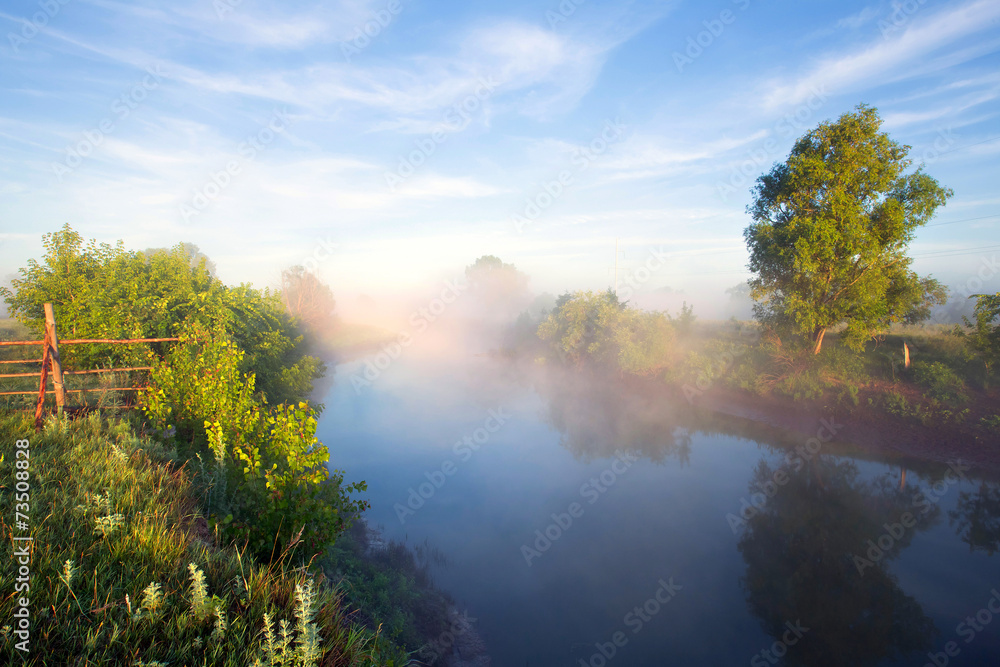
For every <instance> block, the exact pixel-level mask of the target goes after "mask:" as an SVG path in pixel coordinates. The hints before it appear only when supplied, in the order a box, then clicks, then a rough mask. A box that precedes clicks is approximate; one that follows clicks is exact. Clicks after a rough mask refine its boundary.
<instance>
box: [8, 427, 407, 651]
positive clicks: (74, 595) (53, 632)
mask: <svg viewBox="0 0 1000 667" xmlns="http://www.w3.org/2000/svg"><path fill="white" fill-rule="evenodd" d="M26 437H27V438H29V439H30V443H31V444H30V452H31V458H30V461H31V467H30V485H31V491H30V493H31V503H30V513H29V514H30V532H31V536H32V537H33V538H34V543H33V552H32V556H31V566H30V567H31V580H30V592H29V594H28V595H27V597H29V599H30V605H29V608H30V610H31V615H32V618H31V639H30V652H29V653H27V654H23V653H22V652H21V651H18V650H16V649H15V647H14V644H15V642H16V641H19V640H18V638H16V637H15V636H14V634H13V633H12V630H13V628H12V627H11V626H10V625H3V626H2V627H0V662H2V663H4V664H7V663H8V662H9V663H10V664H13V659H14V658H15V656H19V658H18V662H22V663H23V664H28V665H80V666H84V665H157V664H162V665H223V666H229V665H232V666H233V667H235V666H237V665H238V666H240V667H246V666H247V665H268V666H269V667H274V666H276V665H282V666H286V667H291V666H295V667H306V666H307V665H359V666H367V665H371V666H375V665H379V666H391V665H402V664H405V657H404V656H403V655H402V653H401V652H400V651H399V650H398V649H396V648H395V647H394V646H393V645H392V644H391V642H389V641H387V639H386V638H384V637H383V636H381V635H380V633H379V632H378V631H377V630H376V631H375V632H372V631H370V630H366V629H364V628H363V627H360V626H358V625H356V624H355V623H353V622H352V621H351V619H350V618H349V617H348V611H347V610H346V609H345V608H344V606H343V605H342V600H341V596H340V595H339V593H338V591H337V590H336V589H335V588H333V587H331V586H330V585H329V584H328V583H327V582H325V581H323V578H322V574H318V573H316V574H314V573H312V572H311V571H309V570H308V569H307V568H301V567H300V568H292V567H291V566H290V565H289V564H288V561H287V559H281V560H279V561H277V562H275V563H273V564H272V565H270V566H269V567H263V566H261V565H259V564H257V563H255V562H254V561H253V560H252V559H250V558H248V557H247V555H246V553H245V552H244V551H240V550H239V549H237V548H235V547H219V546H217V545H216V544H215V542H214V540H213V536H212V534H211V533H210V531H209V529H208V527H207V522H206V521H205V519H204V518H203V517H202V515H201V513H200V509H199V499H198V498H197V496H196V493H195V490H194V487H193V486H192V483H191V479H190V477H189V475H188V472H187V470H186V469H185V468H184V467H183V465H181V464H180V462H179V461H177V459H176V454H175V452H173V451H171V450H169V449H166V448H165V447H164V446H163V445H162V444H160V443H158V442H157V441H155V440H153V439H150V438H147V437H140V436H138V435H136V433H135V431H134V430H133V428H131V427H130V425H129V424H128V423H127V422H125V421H108V420H106V419H104V418H102V417H100V416H98V415H91V416H89V417H87V418H86V419H80V420H78V421H75V422H70V421H68V420H66V419H59V418H50V419H48V420H47V421H46V425H45V428H44V430H43V431H42V432H41V433H38V434H35V433H33V432H32V431H31V430H30V423H29V421H28V419H27V417H26V416H24V415H19V414H13V413H9V412H0V454H2V459H0V508H2V512H0V530H2V531H3V535H2V537H3V539H2V540H0V542H2V544H0V562H2V563H3V564H2V565H0V591H2V594H0V595H2V597H0V624H7V623H9V621H10V619H12V617H13V616H12V614H13V611H14V608H15V604H16V597H18V595H25V594H24V593H20V594H17V595H15V593H14V583H15V582H14V579H15V572H14V569H13V567H12V565H11V564H12V563H13V562H14V559H13V553H12V539H11V538H12V535H13V534H15V533H16V534H18V535H23V534H24V532H23V531H19V530H15V529H14V527H13V526H12V525H11V524H10V522H11V521H12V520H13V509H14V500H15V499H14V488H13V486H14V470H15V469H14V465H13V464H14V454H13V449H14V442H15V440H17V439H21V438H26Z"/></svg>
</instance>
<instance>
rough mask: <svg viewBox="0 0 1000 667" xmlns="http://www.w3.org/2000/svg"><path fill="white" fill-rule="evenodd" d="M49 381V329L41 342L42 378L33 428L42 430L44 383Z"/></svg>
mask: <svg viewBox="0 0 1000 667" xmlns="http://www.w3.org/2000/svg"><path fill="white" fill-rule="evenodd" d="M48 381H49V331H48V328H46V330H45V339H44V341H43V342H42V379H41V382H39V384H38V405H36V406H35V430H36V431H40V430H42V409H43V408H44V407H45V385H46V384H48Z"/></svg>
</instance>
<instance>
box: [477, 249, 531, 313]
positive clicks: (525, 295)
mask: <svg viewBox="0 0 1000 667" xmlns="http://www.w3.org/2000/svg"><path fill="white" fill-rule="evenodd" d="M465 279H466V280H467V281H468V282H469V287H470V288H471V292H472V294H474V295H475V297H476V300H477V302H478V303H480V304H482V305H483V306H485V307H486V308H487V309H488V310H489V312H490V313H492V314H495V315H498V316H500V317H502V318H504V319H507V318H511V317H514V316H515V315H516V314H517V313H519V312H521V310H522V309H524V308H525V307H526V306H527V305H528V304H529V303H530V301H531V292H530V291H529V290H528V276H527V275H526V274H524V273H522V272H521V271H518V270H517V267H515V266H514V265H513V264H504V263H503V261H502V260H501V259H500V258H499V257H496V256H494V255H483V256H482V257H480V258H479V259H477V260H476V261H475V263H473V264H472V265H470V266H467V267H466V268H465Z"/></svg>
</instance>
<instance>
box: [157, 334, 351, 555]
mask: <svg viewBox="0 0 1000 667" xmlns="http://www.w3.org/2000/svg"><path fill="white" fill-rule="evenodd" d="M242 357H243V353H242V351H241V350H240V349H239V348H237V347H236V345H235V344H234V343H233V342H232V341H231V340H229V338H228V337H227V335H226V334H225V332H224V331H222V330H221V329H216V330H215V331H207V330H205V329H204V328H203V327H200V326H198V325H194V326H192V327H190V329H189V331H187V332H185V333H184V334H183V336H182V342H181V343H180V344H179V345H178V346H177V347H175V348H174V350H172V351H171V353H170V354H169V355H168V356H167V358H166V360H164V361H163V362H159V363H154V367H153V371H152V372H151V377H150V387H149V389H147V390H146V391H145V392H144V393H143V395H142V404H143V408H144V410H145V412H146V414H147V416H149V417H150V418H151V419H152V420H153V422H154V424H156V426H157V428H159V429H161V430H163V431H168V430H169V428H170V427H171V426H176V429H177V433H178V435H180V436H182V437H183V438H190V440H191V443H192V445H191V448H192V451H190V452H187V453H188V455H189V456H191V457H195V456H196V457H198V458H199V460H200V461H201V466H200V467H201V470H202V479H201V481H202V484H203V485H204V487H205V488H206V494H205V496H206V501H207V507H206V509H207V510H208V511H210V512H211V513H212V514H213V515H214V518H215V520H216V521H217V522H220V523H221V525H222V526H223V528H224V530H225V531H226V533H227V534H228V535H229V536H230V537H238V538H240V539H243V540H247V541H248V543H249V545H250V547H251V549H252V550H253V552H254V553H255V554H257V555H258V556H262V557H266V558H271V557H274V556H276V555H278V554H280V553H281V552H282V551H283V550H284V549H286V548H289V547H290V546H292V545H293V544H302V545H304V546H305V547H306V549H307V550H308V551H309V552H310V554H313V553H317V552H319V551H322V550H323V549H324V547H325V546H326V545H328V544H331V543H332V542H333V541H334V540H335V539H336V538H337V536H338V535H339V534H340V533H341V532H343V531H344V530H345V529H346V528H347V527H349V526H350V524H351V522H352V521H353V520H354V519H355V518H356V517H357V516H358V515H359V514H360V513H361V512H362V511H363V510H364V509H365V508H366V507H367V506H368V505H367V503H366V502H364V501H360V500H352V499H351V498H350V497H349V494H351V493H356V492H360V491H364V490H365V488H366V486H365V483H364V482H357V483H353V484H350V485H346V486H345V485H344V484H343V473H342V472H341V471H332V472H331V471H329V470H328V469H327V462H328V460H329V451H328V450H327V448H326V447H325V446H324V445H323V444H322V443H320V442H319V441H318V439H317V438H316V426H317V422H316V417H315V411H314V410H313V409H312V408H310V407H309V406H308V405H307V404H306V403H299V404H298V405H294V406H290V405H284V404H282V405H278V406H273V407H272V406H268V404H267V402H266V400H265V399H264V397H262V396H260V395H258V394H255V393H254V380H255V377H254V375H253V374H252V373H251V374H246V373H242V372H241V371H240V370H239V366H240V362H241V360H242ZM209 453H211V457H210V458H211V461H212V462H211V463H210V464H209V467H207V468H206V466H205V458H209ZM202 455H204V458H203V457H202Z"/></svg>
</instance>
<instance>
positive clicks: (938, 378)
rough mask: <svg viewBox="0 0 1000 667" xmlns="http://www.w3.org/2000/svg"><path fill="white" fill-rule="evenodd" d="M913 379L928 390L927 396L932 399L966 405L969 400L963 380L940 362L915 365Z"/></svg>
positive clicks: (919, 362)
mask: <svg viewBox="0 0 1000 667" xmlns="http://www.w3.org/2000/svg"><path fill="white" fill-rule="evenodd" d="M913 377H914V379H916V381H917V383H918V384H920V385H921V386H923V387H926V388H927V390H928V391H927V394H928V395H929V396H930V397H931V398H934V399H937V400H939V401H944V402H946V403H964V402H966V401H968V400H969V397H968V395H967V394H966V393H965V383H964V382H963V381H962V378H960V377H959V376H958V373H956V372H955V371H954V370H952V369H951V368H950V367H948V366H946V365H944V364H943V363H941V362H940V361H933V362H930V363H928V362H921V361H918V362H916V363H914V364H913Z"/></svg>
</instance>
